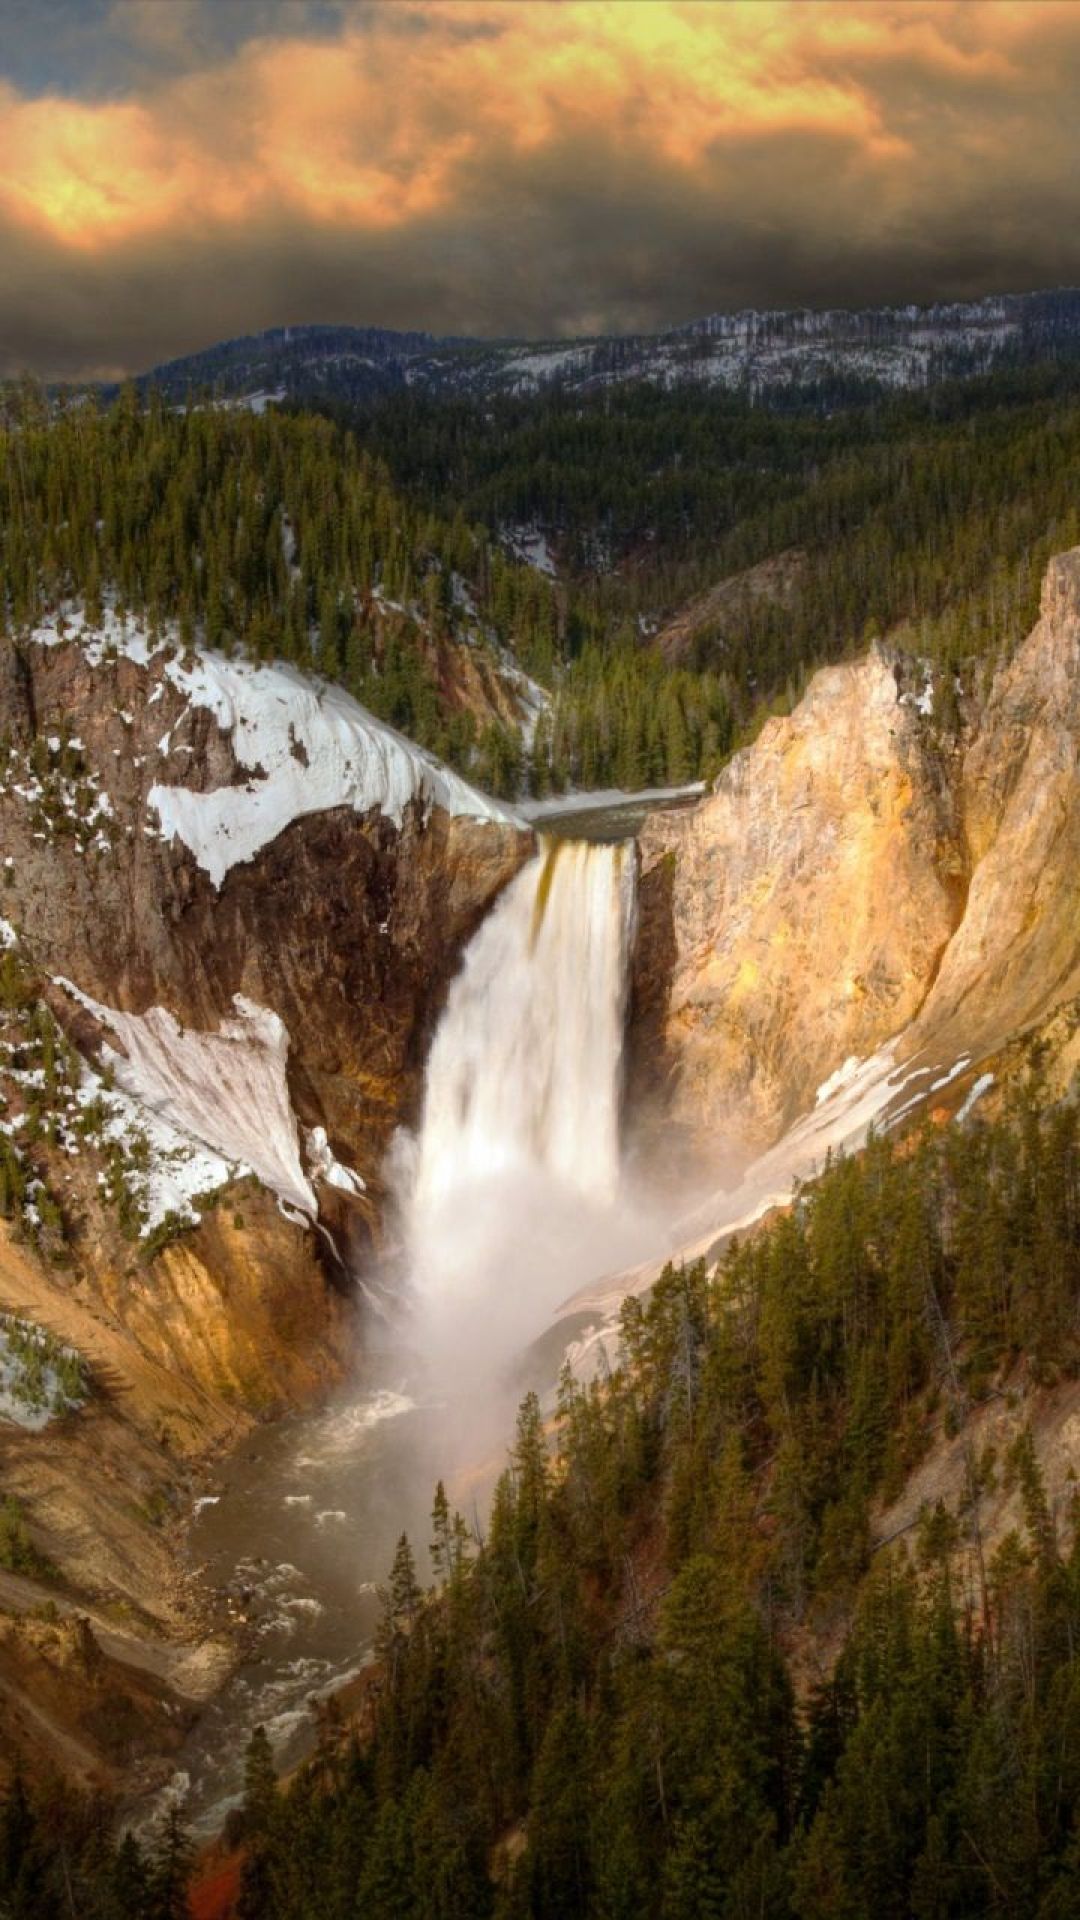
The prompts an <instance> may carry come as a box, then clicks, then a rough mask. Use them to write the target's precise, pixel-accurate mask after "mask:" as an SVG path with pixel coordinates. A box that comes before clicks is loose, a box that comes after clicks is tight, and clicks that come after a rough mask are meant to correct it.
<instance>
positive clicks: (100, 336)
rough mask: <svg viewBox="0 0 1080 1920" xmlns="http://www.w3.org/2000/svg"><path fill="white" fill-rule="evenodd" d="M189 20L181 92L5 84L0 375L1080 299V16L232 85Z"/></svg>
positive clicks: (721, 34) (523, 19)
mask: <svg viewBox="0 0 1080 1920" xmlns="http://www.w3.org/2000/svg"><path fill="white" fill-rule="evenodd" d="M182 3H183V9H184V11H183V18H184V20H185V21H186V22H187V24H188V28H189V29H190V31H189V39H190V40H191V41H192V43H193V44H194V42H195V40H197V42H198V49H199V59H198V62H197V66H192V67H189V69H188V70H186V71H181V69H180V67H179V65H178V56H177V53H176V50H175V47H174V48H173V50H172V52H171V53H170V52H169V49H168V47H165V48H164V49H163V50H159V55H158V56H157V57H155V59H152V60H150V61H149V62H148V63H147V64H145V65H143V66H141V67H139V68H138V72H139V75H140V78H139V81H138V84H137V85H136V84H135V83H134V82H132V83H131V85H130V86H129V90H128V92H127V93H126V94H124V95H122V97H112V96H108V97H102V98H94V99H90V98H83V99H76V98H71V97H68V96H66V95H62V94H61V93H59V92H58V93H56V94H51V95H50V94H45V95H43V96H34V97H29V96H24V95H21V94H20V93H19V92H18V91H17V90H16V89H15V88H14V87H13V86H11V85H10V84H6V85H5V83H4V82H3V80H2V79H0V244H3V245H5V280H6V283H7V284H6V286H5V285H0V329H2V330H3V336H2V337H3V338H4V339H6V342H7V351H8V355H9V359H10V360H13V361H14V363H15V364H18V360H17V359H15V356H17V355H25V354H32V355H33V356H34V357H35V358H40V360H41V362H42V363H43V364H46V365H53V364H58V363H59V364H63V365H65V366H69V365H77V364H80V361H79V358H78V346H77V344H76V342H75V332H76V330H78V329H80V328H81V329H83V330H84V332H85V337H86V339H87V340H89V339H90V338H91V337H92V340H93V347H92V349H90V348H89V347H88V348H87V352H86V354H85V356H84V358H83V360H82V362H81V364H99V363H100V360H101V358H102V357H103V356H104V355H106V354H108V356H109V358H110V361H111V360H112V359H113V357H114V356H115V357H116V358H119V357H121V356H123V357H125V358H126V357H128V356H138V357H143V355H144V349H143V347H142V346H141V345H140V344H139V343H140V342H141V341H142V340H144V339H145V341H146V348H145V353H146V354H149V355H152V356H153V357H157V356H158V354H159V352H160V351H161V350H163V349H164V350H172V351H182V350H184V348H186V347H187V346H188V345H194V344H198V343H199V341H201V340H204V339H205V338H207V337H212V335H213V333H214V332H215V331H219V330H220V331H226V330H244V329H245V328H247V327H249V326H256V325H266V324H271V323H272V322H273V321H275V320H277V319H280V318H282V317H285V316H286V315H291V317H294V318H298V319H299V318H331V319H342V318H349V319H360V320H371V321H379V322H382V323H383V324H389V325H395V324H396V325H401V324H406V325H416V324H419V325H428V326H431V327H434V328H438V327H445V328H448V329H449V330H454V331H469V330H477V331H522V330H530V331H552V332H557V331H570V330H574V329H576V328H583V327H586V326H589V325H596V326H598V327H599V326H612V325H615V326H618V325H626V326H642V325H649V324H663V323H664V322H665V321H668V320H673V319H684V318H690V317H692V315H693V314H694V312H695V311H698V310H701V309H702V307H705V308H708V307H716V306H730V305H733V304H739V303H749V302H757V303H759V304H768V303H770V302H774V303H789V302H792V301H794V302H798V301H800V300H803V301H810V302H819V301H822V300H825V301H828V300H833V301H837V300H839V301H841V302H844V301H847V302H850V301H851V300H852V299H853V298H854V299H856V300H859V301H860V302H863V303H865V302H870V301H873V300H874V299H876V298H888V297H894V296H895V297H900V298H910V297H919V296H920V295H925V294H929V295H931V296H933V295H934V294H936V293H938V292H939V291H940V292H943V293H947V294H951V293H958V292H966V291H971V290H973V289H974V290H978V289H979V288H981V287H985V286H988V285H1013V286H1015V285H1017V284H1024V283H1025V282H1027V283H1032V282H1033V281H1038V280H1047V279H1051V280H1061V279H1063V278H1064V277H1066V275H1067V274H1068V273H1070V272H1072V273H1075V272H1076V271H1077V269H1078V268H1080V241H1078V242H1077V245H1076V246H1075V247H1074V245H1073V243H1072V240H1071V237H1070V236H1071V234H1072V232H1073V231H1074V230H1076V226H1077V223H1076V221H1075V198H1076V187H1075V184H1074V183H1075V182H1076V180H1077V179H1078V178H1080V126H1078V116H1077V115H1076V112H1075V100H1076V98H1077V94H1078V90H1080V6H1077V5H1075V4H1074V3H1073V0H837V4H831V3H830V0H370V4H367V5H365V6H364V7H362V8H351V7H349V6H345V7H344V8H343V12H342V20H341V26H340V30H339V31H338V32H337V33H336V35H331V34H329V33H327V32H324V33H323V34H322V35H321V36H320V35H319V34H318V33H316V32H315V31H313V30H312V31H309V32H306V33H305V32H303V31H301V30H300V23H302V21H303V19H304V17H305V15H304V11H303V9H297V11H296V12H295V14H294V13H293V12H292V11H291V10H289V9H280V10H279V11H278V12H277V13H275V14H274V26H275V31H274V32H269V31H268V32H267V33H266V34H265V35H264V36H263V37H255V36H254V35H253V36H251V37H249V38H248V39H247V41H246V42H244V43H243V44H240V45H239V46H234V48H233V50H231V51H227V52H224V51H221V49H220V46H219V44H218V42H217V41H216V40H215V37H214V30H213V29H214V22H215V19H216V18H219V17H220V16H218V15H217V13H216V9H217V7H218V5H219V4H220V0H182ZM171 4H172V0H157V5H156V6H155V4H154V0H149V4H148V5H143V4H142V3H141V0H140V4H138V5H135V4H134V0H116V11H117V14H118V17H121V18H127V19H128V20H129V21H130V22H131V23H132V33H133V34H134V31H135V26H136V25H137V24H138V22H142V23H143V24H144V26H145V24H146V23H147V22H149V25H150V26H151V27H154V28H155V30H156V25H157V23H158V22H160V21H162V20H163V19H164V20H165V21H166V22H167V23H168V24H169V25H170V27H172V26H173V24H174V23H175V21H176V19H177V15H176V14H174V13H173V12H172V11H171ZM176 4H177V5H178V6H179V5H180V4H181V0H176ZM125 6H126V8H127V12H126V13H125V11H124V9H125ZM270 11H272V0H260V5H259V6H258V8H256V7H254V5H253V8H252V16H251V17H252V19H253V20H255V19H259V18H262V19H264V20H265V19H267V17H268V13H269V12H270ZM236 18H237V13H236V12H234V11H233V10H232V9H230V20H231V22H235V19H236ZM293 19H295V21H296V22H297V23H298V24H297V28H296V30H295V31H292V32H291V33H290V32H282V31H281V28H282V27H283V26H284V27H285V28H288V27H289V24H290V22H291V21H292V20H293ZM196 29H197V31H196ZM142 37H143V40H145V39H146V35H145V33H144V34H143V36H142ZM159 37H160V35H159ZM166 39H168V36H166ZM2 66H3V50H2V48H0V69H2ZM1074 256H1075V262H1074ZM297 262H302V263H303V264H302V268H301V269H300V270H299V271H298V269H297V265H296V263H297ZM120 285H126V286H128V287H129V288H130V289H131V291H130V293H129V294H128V296H127V299H128V305H127V307H126V308H125V307H123V305H122V301H121V298H120V295H119V293H118V292H117V288H118V286H120ZM181 288H183V289H184V290H185V292H184V293H181V292H180V291H179V289H181ZM297 297H302V298H303V299H304V306H303V307H302V308H301V309H300V310H299V311H297V309H296V306H295V300H296V298H297ZM136 301H138V302H140V303H141V311H144V312H145V313H146V315H147V318H146V320H145V324H143V321H142V320H141V318H140V315H138V314H136V313H135V303H136ZM46 307H47V308H48V309H49V315H50V324H52V325H54V328H55V337H53V336H51V335H50V343H49V344H48V346H46V345H44V344H41V345H39V344H38V339H39V335H38V331H36V330H37V329H39V328H40V329H41V339H42V340H44V338H45V328H46V321H45V319H44V318H39V316H41V315H42V314H43V310H44V309H45V308H46ZM283 310H284V311H283ZM54 315H55V316H57V317H56V318H55V320H53V316H54ZM61 315H62V316H64V317H63V320H62V321H61V318H60V317H59V316H61ZM140 326H141V327H142V331H140ZM63 328H66V329H67V333H66V334H64V333H63ZM193 335H194V337H193ZM67 337H70V338H71V340H72V344H71V346H70V348H67V347H65V345H64V340H65V338H67ZM91 351H92V353H93V354H94V355H95V356H97V358H93V359H92V358H91V357H90V354H91ZM46 355H48V359H46ZM137 363H138V360H136V364H137Z"/></svg>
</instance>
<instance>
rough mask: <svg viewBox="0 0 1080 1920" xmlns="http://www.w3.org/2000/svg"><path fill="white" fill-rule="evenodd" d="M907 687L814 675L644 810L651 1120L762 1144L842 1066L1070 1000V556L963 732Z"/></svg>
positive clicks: (1078, 896) (855, 669)
mask: <svg viewBox="0 0 1080 1920" xmlns="http://www.w3.org/2000/svg"><path fill="white" fill-rule="evenodd" d="M907 671H908V674H909V676H910V675H911V674H912V672H913V671H915V670H913V669H912V668H911V667H910V666H909V668H908V669H907ZM921 682H922V676H921V673H918V672H917V671H916V673H915V684H910V685H907V686H905V685H904V684H903V681H902V674H901V668H900V665H899V663H898V662H894V661H893V660H892V659H891V658H890V657H889V656H888V655H887V654H886V653H885V652H884V651H882V650H880V649H875V650H873V651H872V652H871V653H870V654H869V655H868V656H867V657H866V658H865V659H863V660H861V661H859V662H857V663H855V664H853V665H850V666H841V667H834V668H829V669H827V670H825V671H823V672H822V673H819V674H818V675H817V677H816V678H815V679H814V681H813V682H812V683H811V686H810V689H809V691H808V693H807V695H806V698H805V699H804V700H803V702H802V703H801V705H800V706H799V707H798V709H797V710H796V712H795V713H793V714H792V715H791V717H790V718H788V719H783V720H773V721H771V722H770V723H769V725H768V726H767V727H766V728H765V729H764V731H763V732H762V734H761V735H760V737H759V739H758V740H757V741H756V742H755V743H754V745H753V746H752V747H750V748H748V749H747V750H746V751H745V752H743V753H741V754H738V755H737V756H736V757H735V759H734V760H733V761H732V762H731V764H730V765H729V766H728V767H727V768H726V769H725V771H724V773H723V774H722V775H721V776H720V778H719V780H718V781H717V783H716V786H715V789H714V791H713V792H712V794H711V795H710V796H709V797H708V798H707V799H706V800H704V801H703V802H702V803H701V804H700V805H699V806H698V807H696V808H695V809H693V810H692V811H691V812H688V813H684V814H679V815H675V814H667V815H659V816H655V817H654V818H653V820H652V821H651V822H650V823H649V825H648V827H647V829H646V831H645V833H644V835H643V838H642V865H643V872H642V886H641V901H642V910H641V931H640V937H639V942H638V952H637V961H636V975H635V983H634V1012H635V1024H634V1031H633V1036H632V1073H633V1078H634V1082H635V1083H636V1091H637V1092H638V1093H639V1095H640V1094H642V1093H651V1094H652V1095H653V1097H654V1099H655V1100H656V1102H657V1110H658V1111H659V1112H660V1113H662V1115H663V1117H664V1122H665V1125H667V1126H669V1127H670V1126H674V1127H675V1128H676V1129H681V1130H682V1131H684V1132H686V1133H689V1134H690V1135H692V1136H694V1137H696V1138H698V1139H701V1140H707V1141H708V1142H709V1144H710V1146H713V1147H715V1145H716V1143H717V1142H718V1141H720V1140H722V1141H724V1142H726V1143H727V1144H728V1145H729V1146H732V1147H734V1148H736V1149H741V1150H752V1149H755V1148H760V1147H761V1146H762V1145H764V1144H766V1143H768V1142H769V1141H771V1140H772V1139H775V1138H776V1137H777V1135H778V1134H779V1133H780V1132H781V1131H782V1129H783V1127H784V1126H785V1125H786V1124H787V1123H788V1122H790V1121H791V1120H792V1119H793V1118H794V1117H795V1116H796V1115H797V1114H798V1113H800V1112H802V1111H804V1110H805V1109H806V1108H807V1107H809V1106H811V1105H812V1104H813V1101H814V1095H815V1091H816V1089H817V1088H818V1087H819V1086H820V1085H821V1083H822V1082H823V1081H824V1080H825V1079H826V1078H827V1077H828V1076H829V1075H830V1074H832V1073H834V1072H835V1071H836V1069H837V1068H838V1067H839V1066H840V1065H842V1063H843V1062H844V1061H845V1060H846V1059H847V1058H848V1057H849V1056H851V1055H855V1056H858V1057H859V1058H865V1056H867V1055H868V1054H870V1053H872V1052H874V1051H875V1050H876V1049H877V1048H878V1047H880V1046H881V1045H882V1044H883V1043H884V1042H886V1041H888V1040H892V1039H893V1038H894V1037H898V1036H899V1038H898V1051H899V1055H900V1057H903V1058H910V1057H911V1056H914V1055H916V1054H919V1055H924V1056H925V1057H926V1058H927V1059H929V1058H930V1056H931V1055H933V1056H935V1057H936V1058H938V1059H940V1060H941V1062H942V1063H943V1064H951V1063H952V1062H953V1061H955V1060H956V1059H957V1058H958V1057H959V1056H960V1055H961V1054H962V1053H968V1054H970V1055H971V1057H972V1058H973V1059H978V1058H979V1057H981V1056H984V1055H985V1054H986V1053H988V1052H990V1051H992V1050H993V1049H995V1048H996V1047H1000V1046H1001V1045H1003V1044H1004V1043H1005V1042H1006V1041H1007V1040H1008V1039H1009V1038H1010V1037H1012V1036H1013V1035H1015V1034H1016V1033H1018V1032H1021V1031H1023V1030H1024V1029H1025V1028H1026V1027H1028V1026H1030V1025H1032V1024H1033V1023H1035V1022H1037V1021H1042V1020H1045V1019H1046V1018H1047V1016H1048V1015H1049V1014H1050V1013H1052V1012H1053V1010H1054V1008H1055V1007H1058V1006H1061V1005H1062V1004H1063V1003H1064V1002H1065V1001H1067V1000H1069V999H1071V998H1074V997H1075V996H1076V995H1077V994H1080V550H1077V551H1075V552H1073V553H1070V554H1065V555H1062V556H1060V557H1059V558H1058V559H1056V560H1055V561H1053V562H1052V563H1051V566H1050V568H1049V571H1048V573H1047V577H1046V582H1045V586H1044V592H1043V609H1042V617H1041V619H1040V621H1039V623H1038V625H1037V627H1036V628H1035V630H1034V631H1033V633H1032V634H1031V636H1030V637H1029V639H1028V640H1027V641H1026V642H1025V644H1024V646H1023V647H1022V648H1021V649H1020V651H1019V653H1018V654H1017V655H1016V657H1015V658H1014V660H1013V661H1012V662H1011V663H1010V664H1009V665H1008V666H1007V667H1006V668H1005V669H1004V670H1003V671H1002V672H1001V673H1000V674H999V675H998V677H997V679H996V681H995V682H994V684H993V686H992V688H991V689H990V693H989V695H988V697H987V699H986V702H985V704H984V706H983V708H982V711H981V713H979V714H976V715H969V716H968V718H967V723H966V726H965V728H964V729H963V730H962V731H961V733H960V734H959V735H957V736H952V737H949V736H946V735H944V734H943V733H942V731H941V730H940V729H939V728H938V726H937V725H936V723H935V720H934V717H933V712H932V701H931V699H930V698H929V697H928V689H927V687H925V686H924V685H922V684H921Z"/></svg>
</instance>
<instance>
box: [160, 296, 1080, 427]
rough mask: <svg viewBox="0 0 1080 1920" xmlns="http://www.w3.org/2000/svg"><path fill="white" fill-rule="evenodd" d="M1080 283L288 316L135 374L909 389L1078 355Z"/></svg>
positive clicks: (324, 383)
mask: <svg viewBox="0 0 1080 1920" xmlns="http://www.w3.org/2000/svg"><path fill="white" fill-rule="evenodd" d="M1078 351H1080V291H1078V290H1077V289H1074V288H1066V287H1063V288H1054V289H1045V290H1038V291H1033V292H1030V293H1022V294H991V295H987V296H986V297H985V298H982V299H979V300H974V301H952V302H936V303H934V304H932V305H929V306H925V307H920V306H915V305H910V304H909V305H905V306H884V307H873V308H864V309H846V308H822V309H815V308H792V309H785V308H776V309H765V310H759V309H756V308H747V309H742V310H738V311H736V312H733V313H713V314H708V315H705V316H703V317H702V318H700V319H697V320H691V321H687V322H684V323H682V324H681V325H678V326H675V327H671V328H667V329H665V330H663V331H662V332H659V333H656V334H614V335H613V334H608V335H596V336H588V335H587V336H581V337H567V338H566V339H555V340H546V341H545V340H533V341H530V340H487V339H481V338H470V337H465V336H456V335H447V336H438V335H434V334H429V333H425V332H418V331H411V332H410V331H406V332H398V331H395V330H394V329H391V328H384V327H371V326H357V327H354V326H347V325H341V326H330V325H307V324H304V323H301V324H299V325H287V326H281V327H272V328H268V329H266V330H265V331H264V332H262V333H258V334H250V335H243V336H239V337H237V338H235V339H232V340H227V341H221V342H218V343H215V344H214V345H212V346H210V347H208V348H204V349H202V350H200V351H197V352H195V353H192V354H188V355H184V356H182V357H180V358H178V359H175V360H171V361H167V362H164V363H162V364H161V365H158V366H156V367H153V368H151V369H150V370H149V371H147V372H145V373H143V374H141V375H140V376H139V382H140V384H141V385H145V386H156V387H159V388H160V389H161V390H162V391H163V392H165V393H167V394H168V395H169V396H170V397H171V398H173V399H183V398H185V397H186V396H187V395H188V394H189V393H190V392H191V391H192V390H193V389H196V388H199V387H203V386H209V387H211V388H213V390H214V391H215V393H216V394H217V396H218V398H219V399H221V400H225V399H228V398H230V397H231V398H234V399H247V400H249V401H250V402H252V403H253V404H256V405H258V406H265V405H266V404H267V403H268V402H271V401H274V402H278V401H282V400H299V401H304V400H307V401H311V400H315V399H324V400H326V399H330V400H335V401H346V402H348V401H357V400H361V399H370V398H371V397H373V396H377V395H379V394H380V393H388V392H394V391H400V390H401V389H403V388H407V387H417V388H420V389H426V390H428V391H432V392H437V393H442V394H449V393H459V394H466V393H467V394H472V395H474V396H476V397H483V396H484V395H485V394H490V393H504V394H518V395H528V394H532V393H537V392H540V391H542V390H547V389H552V388H562V389H564V390H566V391H570V392H589V391H593V390H595V389H597V388H603V387H605V386H612V385H620V384H623V383H625V382H626V381H628V380H646V381H651V382H653V383H655V384H657V385H660V386H672V385H676V384H679V383H681V382H683V381H691V382H693V381H697V382H700V383H704V384H709V385H719V386H723V387H728V388H731V389H733V390H744V391H749V392H750V393H752V394H755V395H757V396H758V397H766V396H768V395H770V394H777V395H779V394H780V393H781V392H783V391H785V390H789V389H791V388H795V387H801V386H810V385H814V384H818V383H821V382H826V383H829V382H832V383H836V382H845V381H846V382H848V383H854V384H855V385H861V386H864V387H866V388H868V389H873V388H875V387H879V388H882V389H905V388H916V387H920V386H926V385H931V384H933V383H934V382H936V381H937V380H941V379H946V378H963V377H966V376H970V375H972V374H975V373H981V372H985V371H987V370H988V369H990V368H991V367H993V366H996V365H999V364H1002V363H1008V364H1013V365H1028V364H1031V363H1032V362H1034V361H1037V360H1039V359H1043V358H1055V357H1059V356H1068V357H1070V358H1071V357H1075V355H1076V354H1077V352H1078Z"/></svg>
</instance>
